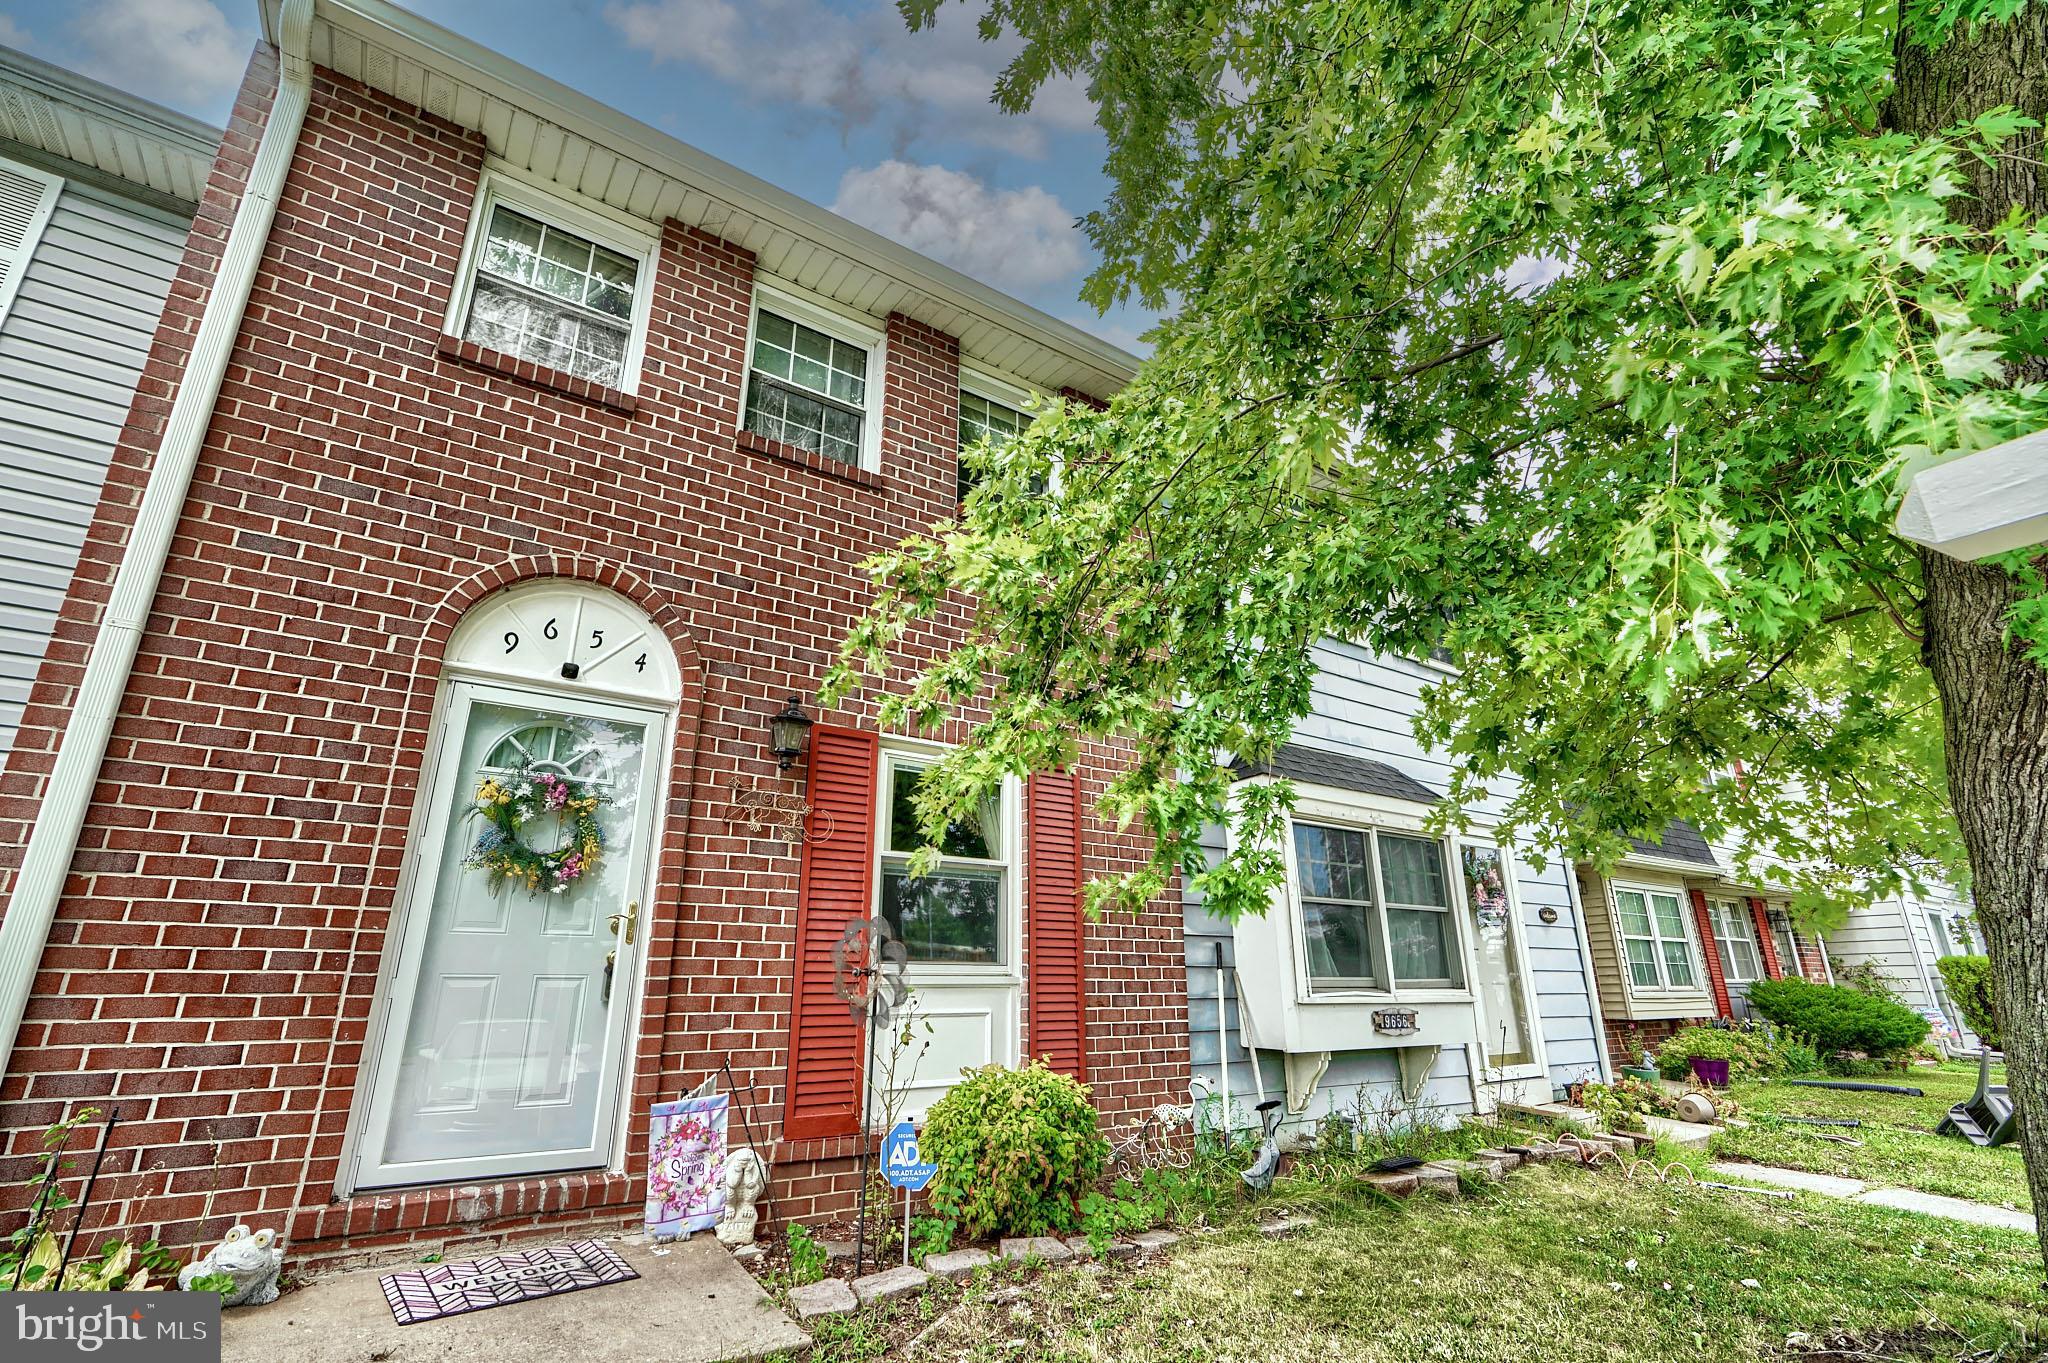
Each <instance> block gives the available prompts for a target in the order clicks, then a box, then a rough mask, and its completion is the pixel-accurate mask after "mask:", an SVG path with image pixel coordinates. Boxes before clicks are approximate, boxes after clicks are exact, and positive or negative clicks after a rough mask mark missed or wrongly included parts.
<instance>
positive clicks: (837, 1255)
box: [818, 1240, 854, 1264]
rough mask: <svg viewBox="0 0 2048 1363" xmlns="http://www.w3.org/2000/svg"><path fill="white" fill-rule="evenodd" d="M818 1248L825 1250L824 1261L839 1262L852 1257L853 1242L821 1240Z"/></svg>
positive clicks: (829, 1262)
mask: <svg viewBox="0 0 2048 1363" xmlns="http://www.w3.org/2000/svg"><path fill="white" fill-rule="evenodd" d="M818 1248H820V1249H822V1250H824V1251H825V1262H826V1263H828V1264H836V1263H841V1262H843V1261H845V1260H848V1259H851V1258H852V1257H853V1251H854V1243H853V1241H851V1240H821V1241H819V1242H818Z"/></svg>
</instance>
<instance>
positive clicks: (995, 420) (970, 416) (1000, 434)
mask: <svg viewBox="0 0 2048 1363" xmlns="http://www.w3.org/2000/svg"><path fill="white" fill-rule="evenodd" d="M1030 424H1031V418H1030V417H1028V416H1026V415H1024V413H1022V412H1020V411H1018V410H1017V409H1016V408H1014V407H1006V406H1004V405H1003V404H1002V403H1000V402H996V401H993V400H992V399H989V398H985V397H982V396H981V395H980V394H979V393H970V392H968V391H966V390H965V389H962V390H961V392H960V450H961V452H962V453H965V452H966V451H967V450H968V449H969V448H970V447H972V446H974V445H976V444H979V443H980V442H981V441H983V440H997V441H1002V440H1008V439H1010V438H1012V437H1013V436H1015V435H1017V434H1018V433H1019V432H1020V431H1022V430H1023V429H1024V428H1025V427H1026V426H1028V425H1030ZM959 463H960V500H961V501H963V502H964V501H966V500H967V494H968V493H969V492H971V491H973V490H974V485H975V483H977V482H978V481H980V479H979V477H978V476H977V475H976V473H975V471H974V470H973V469H970V468H968V467H967V461H966V460H965V459H961V460H960V461H959Z"/></svg>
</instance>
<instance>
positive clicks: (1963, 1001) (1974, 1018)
mask: <svg viewBox="0 0 2048 1363" xmlns="http://www.w3.org/2000/svg"><path fill="white" fill-rule="evenodd" d="M1940 965H1941V978H1942V979H1944V980H1946V981H1947V982H1948V994H1949V997H1950V998H1952V999H1954V1000H1955V1001H1956V1007H1958V1008H1960V1009H1962V1010H1963V1021H1964V1022H1967V1023H1969V1024H1970V1030H1971V1031H1973V1032H1975V1033H1976V1034H1977V1036H1978V1039H1980V1040H1981V1041H1983V1043H1984V1044H1985V1045H1986V1046H1989V1047H1990V1048H1991V1049H1992V1050H1994V1051H2002V1050H2004V1049H2005V1042H2004V1040H2003V1039H2002V1037H2001V1035H2000V1032H1999V1028H1998V1007H1997V1005H1996V1004H1995V1003H1994V1002H1993V1000H1992V997H1991V958H1990V957H1989V956H1944V957H1942V958H1941V961H1940Z"/></svg>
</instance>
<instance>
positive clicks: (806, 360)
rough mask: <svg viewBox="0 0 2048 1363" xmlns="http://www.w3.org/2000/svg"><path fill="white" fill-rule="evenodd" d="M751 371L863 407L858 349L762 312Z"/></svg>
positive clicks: (861, 351)
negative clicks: (752, 369)
mask: <svg viewBox="0 0 2048 1363" xmlns="http://www.w3.org/2000/svg"><path fill="white" fill-rule="evenodd" d="M754 369H755V371H756V372H758V373H762V374H766V375H768V376H770V377H771V378H777V379H781V380H782V381H783V382H784V383H787V384H790V385H791V386H793V387H796V388H799V389H802V390H804V391H805V392H808V393H813V394H816V395H817V396H819V397H828V398H831V399H832V400H833V401H835V402H840V403H844V404H846V405H847V406H850V407H853V408H856V409H857V408H859V407H860V405H861V404H862V403H864V402H866V401H867V391H868V377H867V376H868V352H867V350H866V349H865V348H864V347H861V346H857V345H853V344H851V343H849V342H846V341H842V340H839V339H838V338H836V337H832V336H827V335H826V334H825V333H824V332H822V331H818V330H816V329H815V328H812V327H807V326H805V325H803V323H801V322H792V321H791V320H789V319H788V318H787V317H781V316H778V315H777V314H775V313H772V312H768V311H766V310H763V311H762V313H761V314H760V318H759V320H758V321H756V322H755V324H754Z"/></svg>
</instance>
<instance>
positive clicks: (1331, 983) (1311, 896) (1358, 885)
mask: <svg viewBox="0 0 2048 1363" xmlns="http://www.w3.org/2000/svg"><path fill="white" fill-rule="evenodd" d="M1294 872H1295V881H1296V889H1297V892H1298V898H1299V903H1300V905H1301V932H1302V955H1303V959H1304V961H1305V962H1306V964H1307V968H1308V978H1309V986H1310V988H1311V989H1321V990H1344V989H1371V990H1381V989H1386V988H1388V982H1389V981H1391V982H1392V985H1393V986H1394V987H1396V988H1398V987H1401V986H1407V987H1410V988H1420V989H1455V988H1458V987H1459V986H1460V985H1462V983H1463V979H1462V974H1463V972H1462V970H1461V969H1460V955H1459V950H1458V936H1457V929H1456V927H1455V926H1454V925H1453V923H1452V921H1451V882H1450V876H1449V873H1448V872H1447V870H1446V868H1445V864H1444V848H1443V844H1442V843H1440V842H1436V841H1433V840H1431V839H1428V838H1417V837H1411V836H1407V835H1405V834H1400V833H1390V832H1386V831H1383V830H1380V829H1372V828H1346V827H1342V826H1338V825H1330V824H1319V823H1309V822H1305V821H1300V820H1297V821H1296V822H1295V824H1294Z"/></svg>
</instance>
